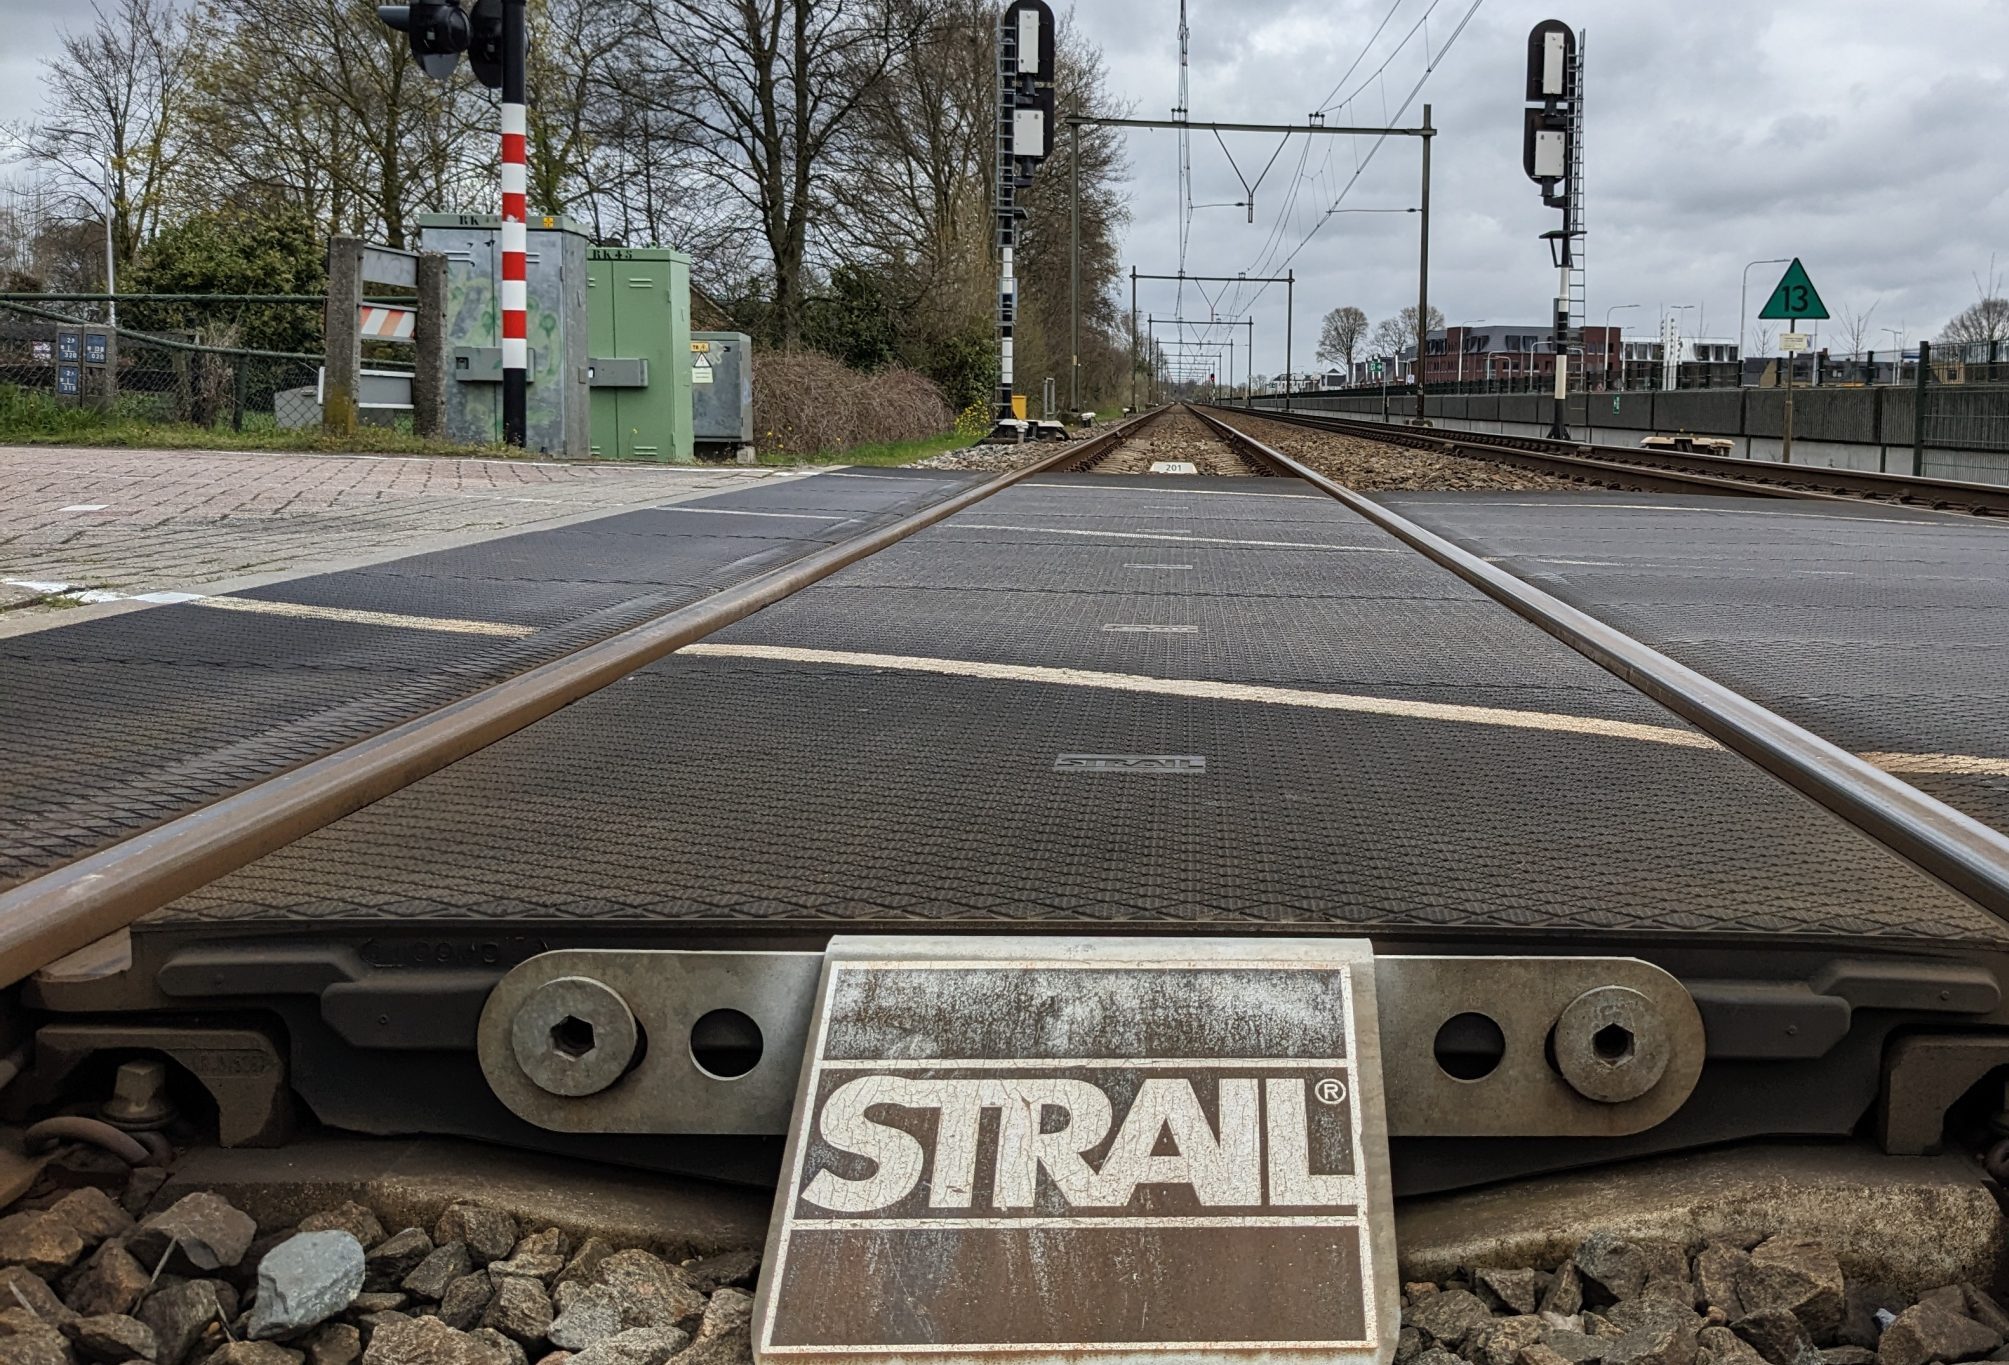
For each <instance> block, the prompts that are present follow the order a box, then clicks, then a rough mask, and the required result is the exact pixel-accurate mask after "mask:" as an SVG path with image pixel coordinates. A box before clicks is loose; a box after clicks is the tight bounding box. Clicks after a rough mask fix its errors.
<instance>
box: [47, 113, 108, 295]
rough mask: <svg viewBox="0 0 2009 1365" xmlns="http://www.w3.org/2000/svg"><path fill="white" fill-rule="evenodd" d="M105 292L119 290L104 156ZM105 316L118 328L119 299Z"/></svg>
mask: <svg viewBox="0 0 2009 1365" xmlns="http://www.w3.org/2000/svg"><path fill="white" fill-rule="evenodd" d="M49 131H50V132H52V133H61V134H62V135H63V136H65V137H81V138H88V137H90V136H91V134H90V133H89V132H88V131H86V130H85V129H82V128H51V129H49ZM105 292H106V293H107V294H111V295H116V294H117V293H118V292H119V275H118V266H117V264H116V263H115V262H114V260H113V256H112V158H111V156H110V155H109V154H107V155H106V157H105ZM106 308H107V310H108V311H107V312H106V315H105V316H106V318H107V320H108V321H109V323H110V325H111V328H112V330H113V331H115V332H116V331H117V330H118V328H119V301H118V299H117V298H116V297H114V298H113V299H112V300H111V301H110V302H109V303H107V304H106Z"/></svg>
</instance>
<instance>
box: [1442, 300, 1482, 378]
mask: <svg viewBox="0 0 2009 1365" xmlns="http://www.w3.org/2000/svg"><path fill="white" fill-rule="evenodd" d="M1485 321H1486V320H1485V319H1484V318H1473V319H1472V320H1471V321H1470V322H1461V323H1459V324H1458V387H1459V391H1460V392H1461V393H1462V392H1463V391H1464V386H1465V329H1466V328H1468V327H1478V326H1480V325H1481V324H1483V323H1484V322H1485ZM1444 340H1445V342H1446V343H1447V344H1448V343H1449V342H1450V340H1451V335H1450V333H1448V332H1446V333H1445V334H1444Z"/></svg>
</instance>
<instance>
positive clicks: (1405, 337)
mask: <svg viewBox="0 0 2009 1365" xmlns="http://www.w3.org/2000/svg"><path fill="white" fill-rule="evenodd" d="M1443 326H1444V314H1443V313H1442V312H1441V311H1439V309H1438V308H1437V306H1436V305H1435V304H1432V305H1431V306H1430V325H1429V328H1428V330H1430V331H1432V332H1435V331H1441V330H1442V329H1443ZM1371 342H1372V345H1373V347H1374V353H1375V354H1376V355H1384V356H1399V355H1401V354H1402V352H1403V351H1404V350H1405V349H1406V348H1408V347H1411V346H1414V345H1415V344H1416V307H1415V305H1414V304H1411V305H1410V306H1409V307H1407V308H1405V309H1403V310H1402V311H1401V312H1399V313H1397V314H1396V315H1395V316H1394V317H1392V318H1383V319H1382V320H1381V321H1380V322H1377V323H1375V324H1374V335H1373V337H1372V338H1371Z"/></svg>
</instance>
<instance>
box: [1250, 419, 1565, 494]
mask: <svg viewBox="0 0 2009 1365" xmlns="http://www.w3.org/2000/svg"><path fill="white" fill-rule="evenodd" d="M1230 420H1231V422H1232V423H1233V425H1235V426H1236V427H1239V428H1240V429H1241V430H1243V431H1246V432H1247V433H1248V434H1249V435H1251V436H1254V437H1256V438H1257V439H1258V440H1261V441H1263V442H1265V443H1267V444H1269V445H1273V446H1275V447H1276V448H1277V449H1278V450H1281V451H1282V452H1283V453H1284V454H1286V455H1290V456H1292V457H1294V458H1296V459H1299V460H1302V461H1304V462H1305V463H1306V464H1308V465H1310V466H1311V467H1312V468H1313V469H1316V470H1317V471H1318V472H1319V473H1321V474H1324V475H1327V476H1328V477H1330V478H1332V479H1335V480H1337V481H1338V482H1340V483H1343V484H1345V485H1346V486H1347V487H1348V488H1351V489H1353V490H1355V491H1356V492H1361V493H1393V492H1406V493H1435V492H1477V491H1487V490H1495V489H1497V490H1503V491H1524V492H1534V491H1539V490H1542V489H1569V490H1575V491H1579V492H1580V491H1582V488H1583V485H1581V484H1577V483H1572V482H1570V481H1569V480H1568V479H1558V478H1554V477H1551V476H1550V475H1547V474H1535V473H1531V472H1529V471H1526V470H1520V469H1510V468H1508V467H1506V466H1504V465H1497V464H1493V463H1491V462H1489V461H1486V460H1474V459H1469V458H1467V457H1465V456H1462V455H1439V454H1437V453H1436V452H1435V451H1428V450H1412V449H1410V448H1408V447H1407V446H1393V445H1384V444H1383V443H1382V442H1380V441H1370V440H1368V439H1366V438H1365V437H1362V436H1342V435H1340V434H1338V433H1337V432H1330V431H1313V430H1312V429H1311V428H1309V427H1301V426H1298V425H1296V424H1295V423H1291V422H1272V421H1268V420H1266V419H1264V418H1260V417H1251V416H1249V415H1248V414H1246V413H1236V414H1235V415H1234V416H1233V417H1232V418H1231V419H1230Z"/></svg>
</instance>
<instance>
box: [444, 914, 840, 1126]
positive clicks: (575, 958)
mask: <svg viewBox="0 0 2009 1365" xmlns="http://www.w3.org/2000/svg"><path fill="white" fill-rule="evenodd" d="M822 966H823V954H821V953H693V952H626V951H621V950H616V949H608V950H597V949H584V948H581V949H567V950H564V951H561V952H554V953H544V954H541V955H540V956H537V957H534V958H531V959H530V960H529V961H527V962H524V963H521V964H519V965H518V966H517V967H516V968H515V969H514V970H513V971H511V972H510V973H509V974H508V975H507V976H505V977H503V979H502V980H501V981H500V982H499V983H498V984H497V985H496V987H495V989H494V990H493V991H491V992H490V993H489V997H488V1003H487V1004H486V1005H484V1006H483V1007H482V1011H481V1026H480V1029H479V1031H478V1033H477V1035H476V1038H477V1047H478V1049H479V1051H480V1054H481V1065H482V1070H483V1072H484V1073H485V1074H486V1075H487V1077H488V1084H489V1087H490V1088H491V1089H492V1090H494V1091H495V1093H496V1096H497V1097H498V1098H499V1099H501V1100H502V1102H503V1103H504V1104H506V1105H508V1106H509V1107H510V1109H511V1110H513V1111H514V1112H515V1113H517V1114H518V1115H519V1116H521V1117H522V1118H524V1119H527V1120H529V1121H530V1122H531V1123H534V1124H537V1125H538V1126H539V1127H541V1128H549V1129H552V1130H554V1131H557V1132H561V1133H781V1132H785V1131H786V1130H787V1125H788V1113H789V1106H790V1104H791V1102H792V1101H793V1099H794V1097H795V1078H796V1073H797V1070H798V1069H799V1067H800V1066H801V1062H802V1049H803V1041H804V1038H805V1036H806V1034H807V1031H808V1026H809V1011H810V1007H811V1005H812V1003H813V1002H814V1000H815V994H816V978H817V973H818V972H819V971H820V970H821V969H822ZM581 981H583V982H585V983H590V984H593V985H597V986H598V987H599V988H600V992H604V994H605V995H606V996H611V997H612V998H613V1002H614V1004H617V1005H621V1006H624V1007H625V1008H626V1010H627V1011H629V1012H630V1013H631V1015H632V1017H633V1020H634V1026H635V1029H636V1032H637V1034H638V1035H639V1039H638V1042H637V1045H636V1050H639V1051H640V1053H641V1057H640V1060H638V1061H637V1060H634V1059H633V1058H624V1059H622V1063H621V1068H620V1073H621V1074H619V1076H618V1077H617V1079H615V1080H614V1081H612V1082H611V1083H609V1084H608V1085H606V1086H605V1087H604V1088H602V1089H599V1090H597V1091H596V1092H594V1093H590V1094H582V1095H566V1094H562V1093H553V1092H552V1091H550V1090H546V1089H544V1088H542V1087H541V1086H540V1085H539V1084H538V1082H537V1080H536V1079H535V1078H534V1077H533V1075H532V1071H537V1070H540V1068H539V1067H538V1065H537V1063H536V1060H535V1059H534V1058H533V1061H532V1069H531V1071H526V1070H525V1068H524V1065H523V1062H522V1061H521V1060H520V1055H519V1053H518V1046H519V1042H518V1039H519V1036H523V1037H524V1041H525V1044H526V1045H528V1044H529V1043H532V1042H534V1040H535V1039H536V1037H537V1036H538V1035H539V1034H540V1033H541V1034H543V1035H545V1036H546V1037H547V1038H548V1036H549V1034H550V1032H551V1029H552V1026H553V1024H554V1023H557V1022H560V1020H558V1019H555V1018H549V1017H547V1015H549V1014H550V1012H551V1011H550V1006H551V1005H552V1003H553V1001H554V1000H555V999H556V997H555V996H554V994H553V989H552V988H554V987H557V988H558V989H560V990H563V991H566V992H568V993H570V994H572V995H577V996H578V997H579V999H580V1000H581V1001H591V1000H593V999H594V998H595V997H597V996H598V995H599V994H600V992H589V991H587V990H586V988H585V987H584V986H582V985H580V984H578V983H579V982H581ZM559 983H566V984H565V985H563V986H560V985H559ZM599 1008H601V1009H604V1010H605V1011H606V1012H607V1017H609V1018H615V1019H617V1018H618V1014H617V1012H616V1011H615V1010H614V1008H613V1006H612V1005H608V1004H605V1003H602V1004H600V1005H599ZM734 1016H741V1017H743V1020H744V1022H743V1023H741V1024H740V1031H741V1033H744V1032H745V1028H746V1025H747V1024H750V1025H751V1026H752V1028H753V1029H754V1030H757V1033H756V1034H754V1035H752V1036H753V1037H754V1038H757V1043H755V1046H756V1047H757V1049H758V1050H757V1054H756V1055H754V1056H752V1057H751V1058H747V1057H745V1056H744V1055H743V1054H744V1049H742V1050H741V1051H742V1061H745V1060H751V1061H752V1063H753V1064H752V1065H751V1067H750V1068H748V1069H746V1070H744V1071H743V1072H742V1073H741V1074H738V1075H726V1074H722V1072H721V1069H720V1068H719V1067H718V1066H716V1065H715V1066H713V1067H712V1068H710V1069H707V1068H706V1067H705V1066H704V1065H702V1064H701V1063H700V1060H699V1056H698V1053H697V1052H695V1051H694V1050H693V1043H692V1039H693V1035H694V1034H697V1033H699V1025H700V1021H703V1020H706V1019H708V1018H719V1017H725V1018H732V1017H734ZM519 1020H521V1021H524V1022H523V1026H522V1028H521V1033H520V1034H519ZM588 1022H597V1016H596V1020H595V1021H588ZM552 1041H553V1043H554V1045H564V1044H566V1043H567V1041H568V1034H567V1033H566V1032H563V1031H561V1032H560V1034H559V1036H558V1037H557V1039H555V1040H552ZM630 1062H632V1065H630V1064H629V1063H630ZM547 1065H548V1066H549V1067H550V1068H551V1069H552V1070H553V1071H560V1072H562V1070H563V1063H562V1062H561V1061H559V1060H558V1059H551V1060H550V1061H549V1062H548V1063H547ZM595 1079H597V1077H596V1078H595Z"/></svg>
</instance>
